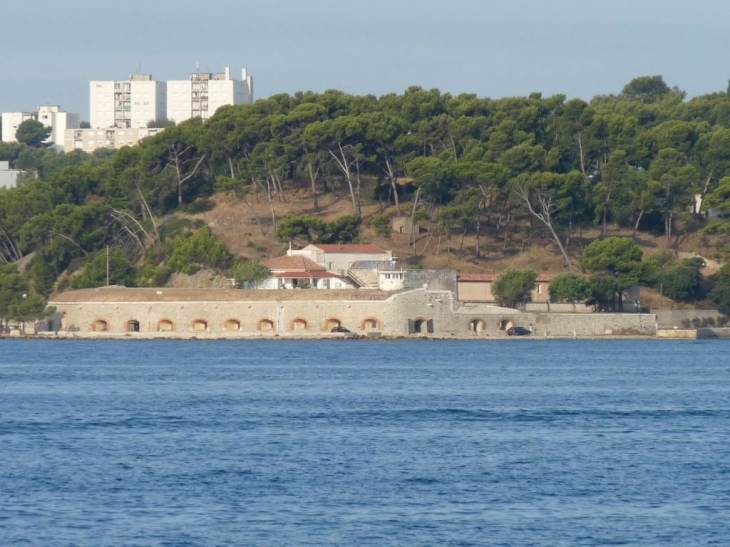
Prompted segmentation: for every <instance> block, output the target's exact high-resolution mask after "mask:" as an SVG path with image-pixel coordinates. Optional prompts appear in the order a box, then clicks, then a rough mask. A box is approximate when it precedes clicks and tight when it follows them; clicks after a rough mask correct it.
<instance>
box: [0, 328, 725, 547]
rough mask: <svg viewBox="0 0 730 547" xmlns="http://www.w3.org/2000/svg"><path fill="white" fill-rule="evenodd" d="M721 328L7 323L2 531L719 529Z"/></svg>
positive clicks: (265, 536) (50, 541) (654, 541)
mask: <svg viewBox="0 0 730 547" xmlns="http://www.w3.org/2000/svg"><path fill="white" fill-rule="evenodd" d="M729 349H730V343H728V342H725V341H660V340H626V341H623V340H621V341H617V340H603V341H601V340H563V341H557V340H532V339H520V340H504V341H444V340H408V341H405V340H393V341H382V340H331V341H329V340H327V341H324V340H317V341H283V340H277V341H133V340H130V341H127V340H119V341H81V340H79V341H64V340H57V341H50V340H17V339H5V340H0V546H2V547H10V546H43V547H55V546H64V547H66V546H67V547H72V546H73V547H82V546H93V547H99V546H114V547H117V546H139V547H143V546H144V547H147V546H175V547H177V546H181V547H182V546H248V545H251V546H299V545H302V546H304V545H307V546H310V545H311V546H329V545H337V546H371V545H372V546H391V545H392V546H431V545H433V546H454V547H456V546H482V545H484V546H491V545H500V546H502V545H503V546H523V545H534V546H581V545H586V546H594V545H642V546H643V545H646V546H657V545H672V546H673V545H677V546H680V545H681V546H706V545H723V546H726V545H730V357H729V354H728V350H729Z"/></svg>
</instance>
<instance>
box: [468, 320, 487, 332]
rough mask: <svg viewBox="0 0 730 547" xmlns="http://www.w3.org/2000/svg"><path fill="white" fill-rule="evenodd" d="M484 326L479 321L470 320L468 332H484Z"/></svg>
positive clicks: (482, 322)
mask: <svg viewBox="0 0 730 547" xmlns="http://www.w3.org/2000/svg"><path fill="white" fill-rule="evenodd" d="M485 329H486V325H485V324H484V321H482V320H481V319H472V320H471V321H469V330H470V331H471V332H484V330H485Z"/></svg>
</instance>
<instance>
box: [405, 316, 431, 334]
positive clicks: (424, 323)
mask: <svg viewBox="0 0 730 547" xmlns="http://www.w3.org/2000/svg"><path fill="white" fill-rule="evenodd" d="M408 332H409V333H410V334H424V333H429V334H430V333H433V332H434V327H433V319H424V318H423V317H418V318H416V319H409V320H408Z"/></svg>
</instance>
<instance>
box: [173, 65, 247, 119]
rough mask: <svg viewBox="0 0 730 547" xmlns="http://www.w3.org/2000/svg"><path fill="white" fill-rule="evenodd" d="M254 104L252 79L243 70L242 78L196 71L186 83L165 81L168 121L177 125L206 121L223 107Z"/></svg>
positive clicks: (226, 72) (183, 81)
mask: <svg viewBox="0 0 730 547" xmlns="http://www.w3.org/2000/svg"><path fill="white" fill-rule="evenodd" d="M251 102H253V78H252V77H251V76H249V75H248V74H247V72H246V69H245V68H244V69H243V70H242V72H241V79H240V80H234V79H232V78H231V71H230V69H229V68H228V67H226V68H225V71H224V72H223V73H218V74H214V73H208V72H195V73H193V74H191V75H190V79H188V80H171V81H169V82H167V118H168V119H169V120H172V121H174V122H176V123H180V122H182V121H185V120H187V119H190V118H196V117H200V118H202V119H203V120H207V119H208V118H210V117H211V116H212V115H213V114H215V111H216V110H218V108H220V107H221V106H224V105H233V104H247V103H251Z"/></svg>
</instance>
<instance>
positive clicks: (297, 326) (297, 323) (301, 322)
mask: <svg viewBox="0 0 730 547" xmlns="http://www.w3.org/2000/svg"><path fill="white" fill-rule="evenodd" d="M291 330H307V321H306V320H305V319H295V320H294V321H292V322H291Z"/></svg>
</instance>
